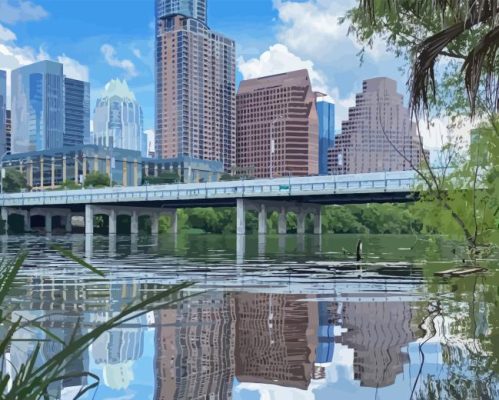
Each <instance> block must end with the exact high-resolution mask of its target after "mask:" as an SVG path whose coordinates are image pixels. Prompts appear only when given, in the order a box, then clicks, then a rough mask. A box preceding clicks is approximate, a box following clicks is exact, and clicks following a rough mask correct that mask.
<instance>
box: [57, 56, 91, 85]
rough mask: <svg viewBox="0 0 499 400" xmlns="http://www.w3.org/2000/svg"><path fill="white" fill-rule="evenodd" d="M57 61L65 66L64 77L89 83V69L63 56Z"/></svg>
mask: <svg viewBox="0 0 499 400" xmlns="http://www.w3.org/2000/svg"><path fill="white" fill-rule="evenodd" d="M57 61H58V62H60V63H61V64H63V65H64V75H66V76H67V77H68V78H72V79H79V80H80V81H86V82H88V81H89V73H88V67H87V66H86V65H82V64H80V63H79V62H78V61H76V60H75V59H73V58H70V57H68V56H66V55H65V54H63V55H62V56H59V57H57Z"/></svg>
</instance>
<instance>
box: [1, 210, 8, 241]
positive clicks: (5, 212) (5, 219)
mask: <svg viewBox="0 0 499 400" xmlns="http://www.w3.org/2000/svg"><path fill="white" fill-rule="evenodd" d="M2 221H3V226H4V234H5V235H6V234H7V232H8V231H9V211H8V210H7V208H5V207H2Z"/></svg>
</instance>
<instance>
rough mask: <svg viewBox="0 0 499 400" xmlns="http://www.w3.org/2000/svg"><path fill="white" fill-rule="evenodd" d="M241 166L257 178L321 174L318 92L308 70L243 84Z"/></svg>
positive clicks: (239, 102) (239, 108) (239, 104)
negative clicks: (312, 84)
mask: <svg viewBox="0 0 499 400" xmlns="http://www.w3.org/2000/svg"><path fill="white" fill-rule="evenodd" d="M236 109H237V139H236V154H237V156H236V165H237V167H238V169H239V170H241V171H244V172H245V173H246V174H248V175H250V176H253V177H256V178H268V177H281V176H288V175H292V176H307V175H317V174H318V172H319V171H318V168H319V166H318V162H319V160H318V159H319V149H318V147H319V145H318V143H319V138H318V134H319V133H318V129H319V126H318V117H317V110H316V107H315V94H314V92H313V91H312V86H311V83H310V77H309V75H308V71H307V70H299V71H293V72H287V73H284V74H278V75H272V76H267V77H263V78H257V79H249V80H245V81H242V82H241V85H240V87H239V91H238V94H237V107H236Z"/></svg>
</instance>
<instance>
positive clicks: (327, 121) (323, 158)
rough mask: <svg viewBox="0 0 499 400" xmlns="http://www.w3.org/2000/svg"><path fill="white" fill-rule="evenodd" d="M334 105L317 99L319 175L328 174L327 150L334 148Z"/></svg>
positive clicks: (322, 99)
mask: <svg viewBox="0 0 499 400" xmlns="http://www.w3.org/2000/svg"><path fill="white" fill-rule="evenodd" d="M334 112H335V105H334V103H331V102H330V101H327V100H326V99H324V98H318V99H317V115H318V118H319V175H327V174H328V173H329V166H328V157H329V149H330V148H332V147H333V146H334V126H335V114H334Z"/></svg>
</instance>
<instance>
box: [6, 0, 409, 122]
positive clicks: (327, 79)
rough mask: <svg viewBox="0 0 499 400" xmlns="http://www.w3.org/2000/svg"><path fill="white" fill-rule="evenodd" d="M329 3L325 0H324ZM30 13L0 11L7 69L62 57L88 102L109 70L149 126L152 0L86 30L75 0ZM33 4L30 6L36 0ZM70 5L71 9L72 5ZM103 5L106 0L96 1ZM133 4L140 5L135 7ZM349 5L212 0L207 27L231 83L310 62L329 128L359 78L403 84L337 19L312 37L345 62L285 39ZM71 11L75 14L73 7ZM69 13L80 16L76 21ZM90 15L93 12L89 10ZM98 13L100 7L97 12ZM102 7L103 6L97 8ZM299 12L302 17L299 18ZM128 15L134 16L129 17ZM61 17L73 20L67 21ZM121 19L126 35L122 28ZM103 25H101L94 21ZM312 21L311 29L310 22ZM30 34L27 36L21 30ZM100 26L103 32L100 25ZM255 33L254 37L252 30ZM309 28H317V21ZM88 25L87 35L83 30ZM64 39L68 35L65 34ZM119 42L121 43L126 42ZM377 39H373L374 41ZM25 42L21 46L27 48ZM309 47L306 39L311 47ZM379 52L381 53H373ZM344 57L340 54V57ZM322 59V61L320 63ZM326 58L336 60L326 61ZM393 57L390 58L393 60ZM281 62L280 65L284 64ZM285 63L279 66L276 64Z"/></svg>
mask: <svg viewBox="0 0 499 400" xmlns="http://www.w3.org/2000/svg"><path fill="white" fill-rule="evenodd" d="M328 3H331V4H328ZM32 6H33V10H34V11H33V12H32V13H31V14H29V15H28V14H27V15H26V16H25V18H24V20H23V21H19V19H16V18H13V16H4V17H0V25H1V26H2V28H1V29H0V43H2V45H1V46H0V64H4V65H5V68H6V69H7V70H11V69H13V68H15V67H17V66H19V65H20V64H26V63H29V62H32V61H36V60H38V59H41V58H51V59H55V60H58V61H60V62H63V63H64V65H65V70H66V71H69V72H68V73H67V75H68V77H70V78H78V79H83V80H85V79H86V78H89V77H90V82H91V86H92V89H91V103H92V104H95V101H96V99H97V97H98V96H99V94H100V92H101V91H102V89H103V87H104V85H105V83H107V81H109V80H110V79H112V78H114V77H116V76H117V77H120V78H127V79H128V80H129V83H130V86H131V87H132V88H133V89H134V92H135V93H136V95H137V100H138V101H139V103H141V105H142V107H143V110H144V129H145V130H149V129H152V128H153V127H154V83H153V82H154V44H153V43H154V30H155V29H154V4H153V2H152V1H149V2H147V3H146V4H145V5H144V3H143V2H140V3H139V2H137V1H130V2H127V7H123V10H116V11H115V12H116V16H117V18H115V19H114V20H113V21H109V20H107V19H106V24H102V25H101V24H99V22H103V21H102V19H103V18H104V16H103V15H102V16H101V15H95V24H93V26H92V30H89V29H88V22H86V21H85V15H87V14H88V13H89V10H86V9H84V8H85V7H83V4H82V3H81V2H78V1H77V2H72V7H67V6H65V5H62V6H61V7H59V6H58V7H54V5H53V4H51V3H50V2H48V1H38V2H36V4H32ZM35 6H36V7H35ZM74 7H76V8H75V9H74V10H73V8H74ZM102 7H103V8H110V7H111V5H110V4H107V3H102ZM139 7H140V12H138V8H139ZM347 9H348V7H347V6H346V5H345V2H343V3H342V4H341V2H334V1H333V2H325V1H322V0H313V1H312V0H311V1H307V2H297V1H283V2H281V1H279V2H272V1H270V0H268V1H261V2H258V6H257V7H255V5H254V2H250V1H245V0H242V1H239V2H238V7H237V10H233V9H231V7H226V2H225V1H222V0H211V1H210V2H209V5H208V19H209V21H210V28H212V29H214V30H215V31H217V32H223V34H224V36H228V37H231V38H233V39H234V40H235V41H236V44H237V83H239V82H240V81H241V79H243V78H254V77H260V76H265V75H271V74H273V73H281V72H287V71H292V70H296V69H301V68H307V69H309V72H310V75H311V80H312V84H313V86H314V89H315V90H318V91H322V92H325V93H327V94H329V95H331V96H332V97H333V99H334V100H335V103H336V109H337V118H336V121H337V122H336V129H337V130H338V128H339V126H340V124H341V121H342V120H343V118H344V117H346V115H347V109H348V107H349V106H351V105H352V104H353V103H352V102H353V99H354V94H355V93H356V92H357V91H359V89H360V88H361V84H362V80H364V79H366V78H369V77H374V76H379V75H383V76H389V77H392V78H395V79H397V80H398V83H399V86H401V85H402V83H405V77H401V76H400V74H399V72H398V71H397V67H396V65H397V64H398V62H395V63H394V62H393V61H394V60H393V58H390V59H389V60H388V59H387V57H390V56H386V55H383V52H381V51H379V48H375V49H374V50H372V51H368V52H367V55H366V60H365V62H364V64H363V65H362V66H360V65H359V60H358V57H357V56H356V54H357V53H358V51H359V48H358V46H357V45H355V44H354V41H353V38H347V37H345V34H346V30H347V27H346V26H343V25H339V24H338V25H337V26H334V27H332V28H331V29H329V30H325V31H324V32H322V33H321V34H320V35H319V36H317V40H318V41H319V42H322V41H324V39H328V40H335V41H340V42H341V43H342V44H344V46H343V50H342V52H346V54H343V55H342V59H344V61H343V62H342V63H341V64H338V63H334V61H335V60H336V59H337V56H332V57H330V58H328V57H324V54H322V53H321V52H320V51H318V52H315V53H314V54H312V53H313V52H312V50H313V49H308V50H307V49H302V48H300V46H301V47H303V46H302V45H301V44H300V43H295V42H293V41H292V40H291V38H292V37H293V36H294V34H295V33H299V32H300V30H303V28H304V24H305V23H306V22H307V20H310V21H309V22H319V21H320V20H319V19H318V18H319V17H321V18H322V16H323V14H324V13H326V14H327V15H328V16H330V17H331V18H334V19H336V17H339V16H340V15H341V14H342V13H343V12H344V11H346V10H347ZM74 11H76V13H75V12H74ZM75 14H78V15H81V17H79V18H78V19H77V20H75V18H74V16H73V15H75ZM94 14H95V13H94ZM97 14H99V13H97ZM102 14H106V13H102ZM300 14H301V16H302V17H303V21H301V20H300V17H299V16H300ZM131 18H133V20H134V23H133V24H130V22H129V21H130V19H131ZM65 20H71V21H72V22H73V23H72V25H71V26H68V25H67V23H64V22H63V21H65ZM125 25H126V26H127V31H126V34H123V33H122V32H123V27H124V26H125ZM99 26H105V29H102V28H99ZM55 27H58V29H59V30H60V29H63V30H64V32H65V35H64V37H63V38H61V37H59V36H57V37H55V35H54V33H53V32H54V28H55ZM312 28H313V29H312ZM26 30H30V31H31V32H33V33H36V35H30V36H29V37H27V36H26V35H25V31H26ZM101 30H102V31H104V32H101ZM255 30H258V32H259V35H258V37H259V39H258V40H257V39H256V38H255V37H254V35H253V33H254V31H255ZM310 30H311V31H312V32H313V33H315V34H316V35H318V34H319V33H320V32H317V27H316V26H315V25H313V26H312V27H311V28H310ZM83 32H92V34H90V36H88V34H87V33H85V34H84V33H83ZM69 39H71V40H69ZM125 43H126V44H125ZM377 45H378V44H377ZM26 46H28V47H26ZM312 47H313V46H312ZM380 54H381V56H380ZM345 57H346V58H345ZM321 60H322V61H324V62H321ZM330 64H335V65H334V66H333V67H332V66H331V65H330ZM394 64H395V65H394ZM284 67H285V68H284ZM283 69H285V70H283Z"/></svg>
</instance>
